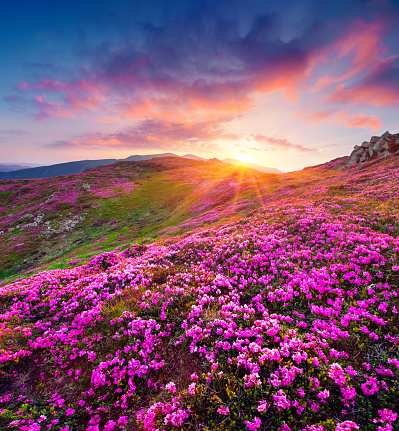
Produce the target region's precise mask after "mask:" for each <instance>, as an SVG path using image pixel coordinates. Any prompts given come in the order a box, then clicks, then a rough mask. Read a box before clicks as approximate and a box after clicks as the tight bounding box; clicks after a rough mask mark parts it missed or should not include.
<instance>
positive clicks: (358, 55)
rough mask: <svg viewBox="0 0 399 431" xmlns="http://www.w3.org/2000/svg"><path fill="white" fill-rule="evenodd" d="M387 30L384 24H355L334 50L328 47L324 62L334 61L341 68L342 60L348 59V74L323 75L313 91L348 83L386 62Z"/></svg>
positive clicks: (337, 42) (358, 21)
mask: <svg viewBox="0 0 399 431" xmlns="http://www.w3.org/2000/svg"><path fill="white" fill-rule="evenodd" d="M385 28H386V26H385V25H384V23H383V22H381V21H374V22H371V23H370V22H364V21H362V20H356V21H355V22H354V23H353V25H352V26H351V29H350V30H349V32H347V33H346V34H345V35H344V36H342V37H341V38H340V39H338V40H337V41H336V42H335V43H334V44H333V45H332V46H330V47H326V49H325V50H324V53H323V56H324V61H327V59H328V61H329V62H331V60H332V59H333V60H334V61H335V62H336V63H337V64H339V68H342V63H338V62H339V61H340V60H343V59H348V60H349V64H348V70H347V72H345V73H343V74H342V73H341V74H339V75H337V76H335V75H331V74H329V75H324V76H322V77H321V78H320V79H319V80H318V81H317V82H316V84H315V86H314V88H315V90H317V91H320V90H322V89H324V88H326V87H329V86H330V85H332V84H337V83H340V82H343V81H346V80H348V79H349V78H352V77H354V76H356V75H358V74H360V73H362V72H364V71H367V70H370V69H371V68H373V65H374V64H376V63H377V62H379V61H381V60H382V59H383V55H384V54H385V53H386V51H387V48H386V47H385V46H384V45H383V37H384V31H385Z"/></svg>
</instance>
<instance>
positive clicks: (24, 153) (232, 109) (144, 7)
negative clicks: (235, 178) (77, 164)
mask: <svg viewBox="0 0 399 431" xmlns="http://www.w3.org/2000/svg"><path fill="white" fill-rule="evenodd" d="M398 18H399V7H398V4H397V2H392V1H380V0H379V1H342V0H339V1H322V2H320V1H310V0H308V1H292V0H291V1H265V0H263V1H254V0H251V1H245V2H244V1H232V0H230V1H221V0H218V1H187V0H186V1H175V0H173V1H160V0H157V1H155V0H153V1H120V0H116V1H112V2H111V1H100V0H97V1H91V0H88V1H79V2H78V1H75V0H72V1H68V2H65V1H63V2H61V1H57V0H53V1H43V0H35V1H18V0H14V1H7V0H0V150H1V154H2V156H1V160H0V162H18V161H19V162H29V161H32V162H37V163H54V162H62V161H68V160H76V159H81V158H100V157H124V156H127V155H129V154H137V153H142V154H143V153H151V152H161V151H162V152H163V151H173V152H177V153H179V154H183V153H187V152H190V153H196V154H198V155H202V156H205V157H213V156H217V157H223V156H225V157H226V156H232V157H238V158H240V157H245V158H252V159H254V160H256V161H258V162H261V163H263V164H265V165H266V164H267V165H274V166H276V167H279V168H281V169H286V170H288V169H296V168H300V167H303V166H306V165H309V164H314V163H319V162H323V161H327V160H329V159H331V158H333V157H337V156H339V155H344V154H347V153H348V152H349V151H350V148H351V147H352V146H353V145H355V144H358V143H359V140H360V141H361V140H365V139H367V138H368V137H369V135H370V134H371V133H382V132H384V131H385V130H386V129H390V130H391V131H396V130H395V128H396V129H397V128H398V126H399V119H398V115H397V107H398V101H399V61H398V58H397V52H398V48H399V46H398V45H399V29H398V28H397V22H399V21H398Z"/></svg>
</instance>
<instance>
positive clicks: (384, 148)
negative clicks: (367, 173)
mask: <svg viewBox="0 0 399 431" xmlns="http://www.w3.org/2000/svg"><path fill="white" fill-rule="evenodd" d="M397 153H399V133H396V134H394V135H392V134H390V133H389V131H386V132H385V133H383V134H382V135H381V136H372V137H371V138H370V142H367V141H364V142H363V143H362V144H361V145H360V146H359V145H356V146H355V147H354V149H353V151H352V153H351V154H350V156H349V159H348V161H347V163H346V166H351V165H353V164H355V163H364V162H367V161H368V160H371V159H375V158H377V157H387V156H389V155H391V154H397Z"/></svg>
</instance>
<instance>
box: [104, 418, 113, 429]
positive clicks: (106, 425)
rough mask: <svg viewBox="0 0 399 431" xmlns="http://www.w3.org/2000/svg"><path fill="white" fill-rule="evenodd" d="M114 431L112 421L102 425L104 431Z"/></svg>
mask: <svg viewBox="0 0 399 431" xmlns="http://www.w3.org/2000/svg"><path fill="white" fill-rule="evenodd" d="M114 429H115V422H114V421H113V420H110V421H108V422H107V423H106V424H105V425H104V431H113V430H114Z"/></svg>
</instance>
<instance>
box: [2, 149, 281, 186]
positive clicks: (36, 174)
mask: <svg viewBox="0 0 399 431" xmlns="http://www.w3.org/2000/svg"><path fill="white" fill-rule="evenodd" d="M160 157H179V158H185V159H191V160H197V161H205V160H207V159H205V158H203V157H198V156H196V155H194V154H185V155H184V156H179V155H177V154H173V153H161V154H146V155H132V156H129V157H126V158H125V159H98V160H77V161H74V162H66V163H57V164H54V165H49V166H36V167H26V166H23V164H15V165H7V164H4V165H0V180H13V179H18V180H19V179H27V178H52V177H58V176H61V175H71V174H78V173H80V172H83V171H85V170H86V169H91V168H96V167H99V166H105V165H110V164H112V163H117V162H140V161H143V160H150V159H155V158H160ZM222 161H223V162H224V163H231V164H233V165H239V166H246V167H250V168H252V169H256V170H258V171H260V172H265V173H273V174H277V173H281V171H279V170H278V169H276V168H268V167H264V166H260V165H257V164H256V163H250V162H242V161H240V160H237V159H230V158H227V159H224V160H222ZM7 166H11V168H10V169H7ZM15 168H16V169H15Z"/></svg>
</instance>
